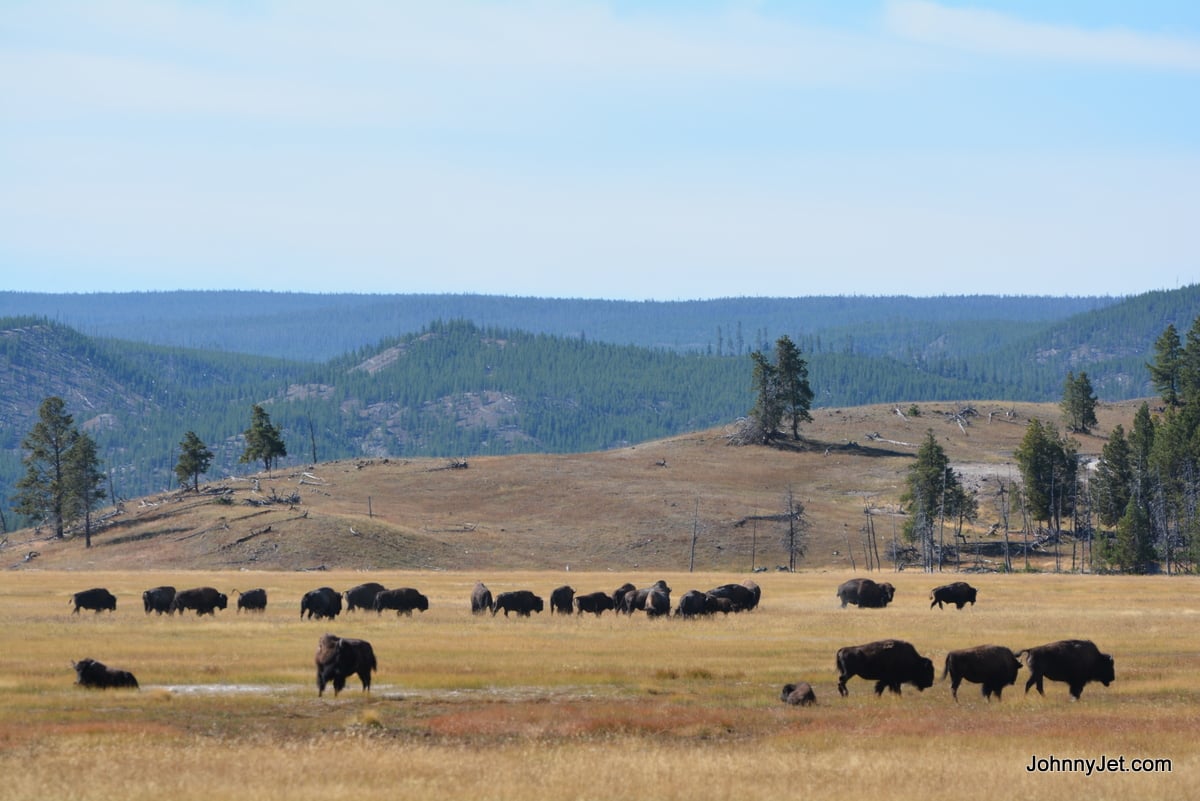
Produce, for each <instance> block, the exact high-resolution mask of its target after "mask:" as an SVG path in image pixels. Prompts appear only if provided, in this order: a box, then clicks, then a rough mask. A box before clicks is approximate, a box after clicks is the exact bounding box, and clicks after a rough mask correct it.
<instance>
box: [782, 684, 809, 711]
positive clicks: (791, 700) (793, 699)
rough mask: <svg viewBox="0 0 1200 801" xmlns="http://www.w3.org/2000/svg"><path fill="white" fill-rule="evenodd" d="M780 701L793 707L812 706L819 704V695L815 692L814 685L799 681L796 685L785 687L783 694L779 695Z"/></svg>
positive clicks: (786, 685)
mask: <svg viewBox="0 0 1200 801" xmlns="http://www.w3.org/2000/svg"><path fill="white" fill-rule="evenodd" d="M779 700H781V701H783V702H784V703H785V704H792V705H793V706H812V705H813V704H815V703H816V702H817V694H816V693H814V692H813V688H812V685H811V684H809V683H808V682H807V681H798V682H796V683H795V684H785V685H783V692H781V693H780V694H779Z"/></svg>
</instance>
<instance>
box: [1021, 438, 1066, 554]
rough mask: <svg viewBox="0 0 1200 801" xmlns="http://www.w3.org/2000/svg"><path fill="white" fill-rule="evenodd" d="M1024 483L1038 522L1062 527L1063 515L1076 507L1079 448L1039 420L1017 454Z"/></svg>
mask: <svg viewBox="0 0 1200 801" xmlns="http://www.w3.org/2000/svg"><path fill="white" fill-rule="evenodd" d="M1014 456H1015V457H1016V460H1017V467H1018V468H1019V469H1020V471H1021V479H1022V480H1023V481H1024V483H1025V504H1026V508H1027V509H1028V510H1029V512H1030V514H1032V515H1033V518H1034V519H1035V520H1043V521H1045V522H1046V523H1047V525H1052V526H1053V528H1054V530H1055V531H1057V530H1058V529H1059V528H1060V524H1061V521H1062V518H1063V515H1064V514H1067V513H1069V512H1070V511H1071V510H1072V509H1073V508H1074V504H1073V499H1074V487H1075V473H1076V467H1077V462H1076V447H1075V444H1074V443H1072V442H1071V441H1070V440H1068V439H1066V438H1065V437H1061V436H1059V433H1058V431H1057V430H1056V429H1055V428H1054V426H1053V425H1051V424H1049V423H1043V422H1041V421H1040V420H1037V419H1036V418H1035V419H1033V420H1030V421H1029V425H1028V426H1026V428H1025V436H1024V437H1023V438H1022V439H1021V444H1020V445H1019V446H1017V450H1016V452H1015V453H1014Z"/></svg>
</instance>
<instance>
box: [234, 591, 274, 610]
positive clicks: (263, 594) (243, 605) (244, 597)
mask: <svg viewBox="0 0 1200 801" xmlns="http://www.w3.org/2000/svg"><path fill="white" fill-rule="evenodd" d="M234 592H236V593H237V594H238V602H237V610H238V614H241V612H242V610H243V609H245V610H246V611H247V612H265V611H267V591H266V590H264V589H263V588H262V587H255V588H254V589H252V590H246V591H245V592H242V591H241V590H234Z"/></svg>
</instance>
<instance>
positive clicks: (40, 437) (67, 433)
mask: <svg viewBox="0 0 1200 801" xmlns="http://www.w3.org/2000/svg"><path fill="white" fill-rule="evenodd" d="M78 436H79V432H78V431H77V430H76V428H75V420H74V418H73V417H71V415H70V414H68V413H67V410H66V404H65V403H64V402H63V400H62V398H59V397H49V398H46V399H45V400H43V401H42V405H41V406H40V407H38V422H37V423H35V424H34V426H33V429H32V430H31V431H30V432H29V435H28V436H27V437H25V439H24V440H22V442H21V447H22V448H24V449H25V450H27V451H29V453H28V455H26V457H25V459H24V464H25V475H24V476H23V477H22V478H21V479H20V480H19V481H17V494H16V495H14V496H13V500H14V501H15V504H16V511H17V513H18V514H22V515H25V516H27V517H29V518H30V519H31V520H33V521H34V522H35V523H42V522H49V523H50V524H51V525H52V526H54V536H55V537H57V538H59V539H61V538H62V536H63V529H64V528H65V527H66V522H67V519H68V517H69V516H70V507H69V505H68V499H69V496H70V492H71V485H70V481H69V472H70V466H69V463H68V460H67V453H68V452H69V451H70V449H71V446H72V445H73V444H74V442H75V439H76V438H77V437H78Z"/></svg>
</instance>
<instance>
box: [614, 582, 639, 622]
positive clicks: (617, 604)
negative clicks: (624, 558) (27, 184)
mask: <svg viewBox="0 0 1200 801" xmlns="http://www.w3.org/2000/svg"><path fill="white" fill-rule="evenodd" d="M636 590H637V587H636V586H634V585H633V584H630V583H629V582H628V581H627V582H625V583H624V584H622V585H621V586H620V587H617V588H616V589H615V590H613V594H612V602H613V609H615V610H616V611H618V612H624V613H626V614H628V613H629V608H628V606H626V604H625V596H626V595H628V594H629V593H631V592H634V591H636Z"/></svg>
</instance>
